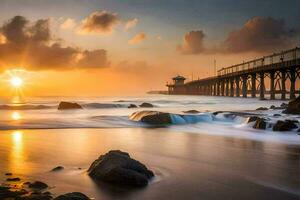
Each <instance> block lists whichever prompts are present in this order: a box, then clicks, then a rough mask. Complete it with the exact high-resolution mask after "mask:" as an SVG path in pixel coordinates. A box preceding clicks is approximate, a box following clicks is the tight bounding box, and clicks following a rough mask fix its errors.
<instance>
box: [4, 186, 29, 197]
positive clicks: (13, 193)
mask: <svg viewBox="0 0 300 200" xmlns="http://www.w3.org/2000/svg"><path fill="white" fill-rule="evenodd" d="M26 193H27V191H26V190H11V188H10V187H5V186H0V199H19V197H20V196H21V195H24V194H26Z"/></svg>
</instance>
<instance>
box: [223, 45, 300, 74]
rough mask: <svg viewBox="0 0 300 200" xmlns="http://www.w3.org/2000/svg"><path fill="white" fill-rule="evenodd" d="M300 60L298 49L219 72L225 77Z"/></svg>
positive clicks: (299, 50)
mask: <svg viewBox="0 0 300 200" xmlns="http://www.w3.org/2000/svg"><path fill="white" fill-rule="evenodd" d="M297 59H300V48H298V47H296V48H294V49H290V50H287V51H283V52H281V53H276V54H272V55H269V56H264V57H262V58H259V59H255V60H251V61H248V62H243V63H241V64H237V65H233V66H230V67H226V68H222V69H220V70H218V76H224V75H228V74H231V73H235V72H242V71H248V70H251V69H256V68H261V67H264V66H268V65H273V64H280V63H282V62H286V61H293V60H297Z"/></svg>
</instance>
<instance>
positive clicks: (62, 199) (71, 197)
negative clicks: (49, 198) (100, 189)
mask: <svg viewBox="0 0 300 200" xmlns="http://www.w3.org/2000/svg"><path fill="white" fill-rule="evenodd" d="M89 199H90V198H88V197H87V196H86V195H84V194H82V193H80V192H71V193H67V194H63V195H60V196H58V197H56V198H54V200H89Z"/></svg>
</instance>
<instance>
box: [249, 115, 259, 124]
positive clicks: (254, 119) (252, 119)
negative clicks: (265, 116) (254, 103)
mask: <svg viewBox="0 0 300 200" xmlns="http://www.w3.org/2000/svg"><path fill="white" fill-rule="evenodd" d="M258 118H259V117H257V116H250V117H248V120H247V123H250V122H255V121H256V120H257V119H258Z"/></svg>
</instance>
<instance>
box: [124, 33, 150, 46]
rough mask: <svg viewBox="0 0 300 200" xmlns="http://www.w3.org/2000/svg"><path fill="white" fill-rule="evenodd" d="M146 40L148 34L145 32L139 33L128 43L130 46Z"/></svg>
mask: <svg viewBox="0 0 300 200" xmlns="http://www.w3.org/2000/svg"><path fill="white" fill-rule="evenodd" d="M146 38H147V35H146V33H144V32H142V33H138V34H136V35H135V36H134V37H133V38H131V39H130V40H129V41H128V44H130V45H135V44H139V43H141V42H142V41H144V40H145V39H146Z"/></svg>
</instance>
